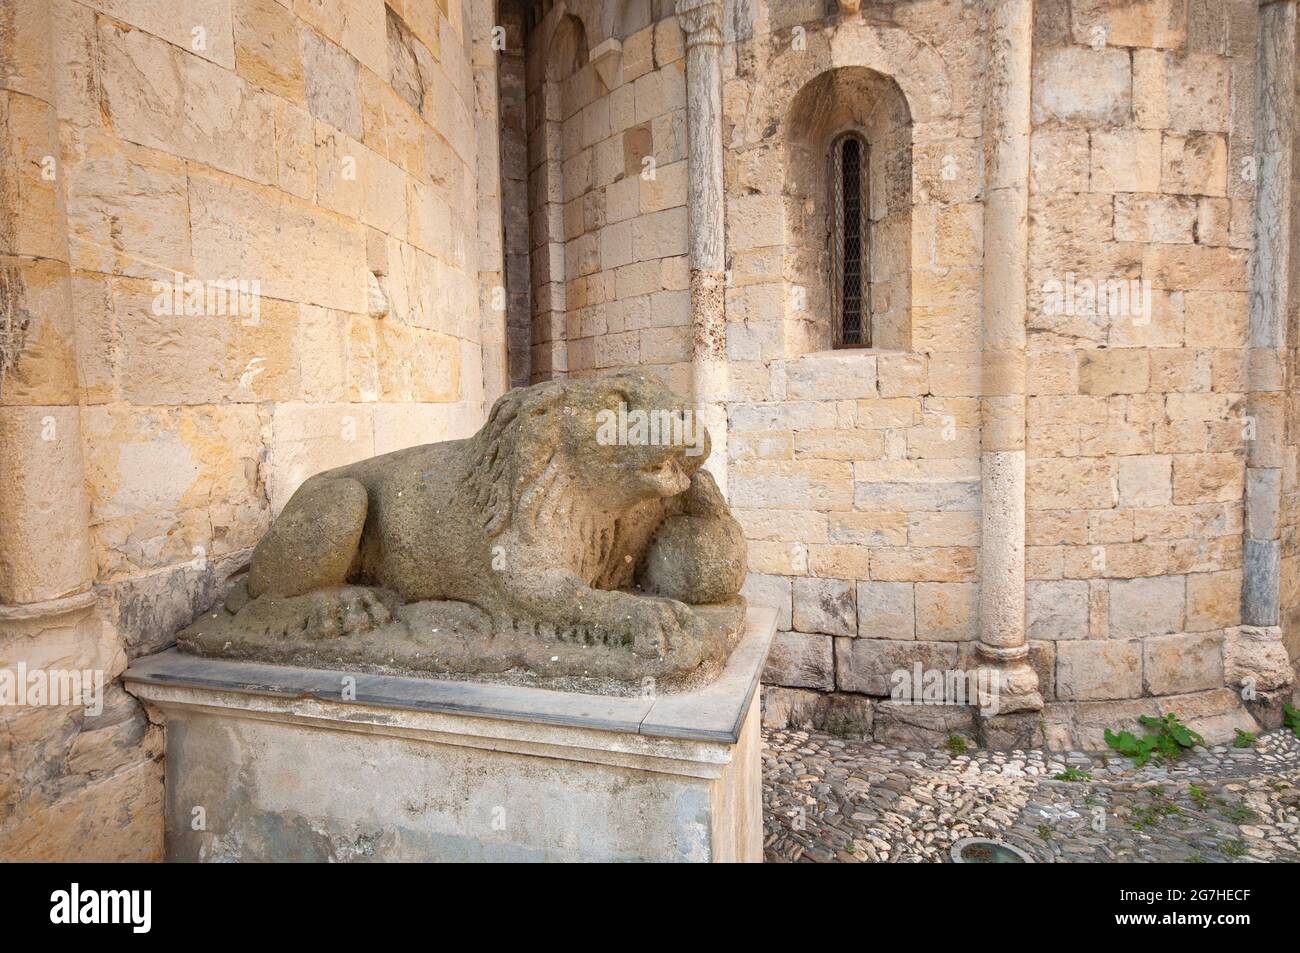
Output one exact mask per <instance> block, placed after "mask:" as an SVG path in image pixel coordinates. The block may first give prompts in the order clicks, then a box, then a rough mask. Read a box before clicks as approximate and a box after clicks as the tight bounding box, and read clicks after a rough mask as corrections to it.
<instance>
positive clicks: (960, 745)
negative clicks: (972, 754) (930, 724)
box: [944, 734, 970, 758]
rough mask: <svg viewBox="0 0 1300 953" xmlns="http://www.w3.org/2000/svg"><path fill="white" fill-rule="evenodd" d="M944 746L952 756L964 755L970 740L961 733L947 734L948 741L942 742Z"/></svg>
mask: <svg viewBox="0 0 1300 953" xmlns="http://www.w3.org/2000/svg"><path fill="white" fill-rule="evenodd" d="M944 747H945V748H947V749H948V753H949V754H950V755H952V756H953V757H954V758H958V757H961V756H962V755H964V754H965V753H966V751H967V749H968V748H970V742H969V741H967V740H966V739H965V738H964V737H963V736H962V735H956V734H953V735H949V736H948V741H947V742H946V743H945V744H944Z"/></svg>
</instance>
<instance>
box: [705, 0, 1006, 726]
mask: <svg viewBox="0 0 1300 953" xmlns="http://www.w3.org/2000/svg"><path fill="white" fill-rule="evenodd" d="M737 6H738V8H739V7H741V6H744V7H746V8H747V9H748V11H749V12H750V13H751V14H752V16H753V21H752V22H753V28H752V31H750V32H745V31H743V30H742V31H739V32H738V33H737V36H736V43H735V56H734V58H733V59H732V60H731V61H730V62H729V69H728V73H727V76H726V80H725V85H724V95H725V99H726V107H725V108H726V113H725V119H726V124H727V133H726V134H727V137H728V138H727V142H726V145H727V152H726V157H727V169H726V172H727V188H728V232H727V253H728V256H729V262H728V264H729V268H730V282H729V288H728V292H727V319H728V326H727V353H728V357H729V359H730V371H731V379H732V388H733V395H732V396H733V402H732V403H731V405H730V447H729V451H730V460H731V463H730V470H729V479H730V484H731V504H732V506H733V508H734V509H735V511H736V513H737V516H738V517H739V519H740V520H741V522H742V524H743V525H744V526H745V528H746V531H747V533H748V535H749V538H750V549H749V552H750V567H751V570H752V572H751V575H750V578H749V582H748V585H747V587H746V592H747V594H748V595H749V596H750V597H751V598H752V599H753V600H754V601H757V602H766V603H771V604H775V605H777V606H778V607H779V608H780V610H781V614H782V616H781V623H780V628H781V629H783V630H788V631H785V632H783V633H782V634H781V635H779V636H778V641H777V644H776V647H775V650H774V654H773V658H772V661H771V662H770V664H769V667H768V670H767V673H766V676H765V677H766V678H767V680H768V681H769V682H771V683H774V684H776V685H780V686H786V687H789V688H793V689H795V691H791V692H782V691H779V690H778V691H769V702H770V704H769V708H770V717H777V718H779V717H780V716H781V715H782V714H784V713H785V712H787V711H788V708H789V705H790V704H791V703H792V702H794V701H798V700H800V699H802V700H803V701H805V702H811V701H812V699H813V698H814V697H815V696H813V695H812V694H811V693H810V692H809V691H808V690H814V691H818V692H829V691H832V690H834V691H838V692H841V693H844V692H848V693H856V694H858V695H861V696H866V695H870V696H877V697H881V696H888V694H889V690H890V685H891V683H890V681H889V675H890V673H891V671H893V670H895V669H899V668H910V667H911V665H912V664H913V662H921V663H922V664H924V665H925V666H926V667H927V668H944V669H946V668H956V667H958V666H959V665H960V664H963V662H964V661H969V658H970V652H971V650H972V649H973V640H974V639H975V637H976V635H977V620H976V596H977V588H976V587H977V579H978V575H977V561H978V544H979V539H978V536H979V507H980V486H979V426H980V417H979V399H978V395H979V386H980V382H979V327H980V281H981V268H980V266H981V261H982V245H981V222H982V206H981V205H980V201H979V199H980V190H981V176H982V168H981V163H980V158H979V156H980V140H979V134H980V122H979V116H980V107H979V100H978V95H979V89H980V81H979V77H980V75H981V71H982V68H983V62H984V52H983V48H984V40H983V33H982V23H981V19H980V17H979V16H978V15H977V11H973V10H969V11H967V10H964V9H963V8H962V7H954V6H953V5H951V4H943V3H909V4H895V5H893V14H894V20H893V22H890V23H881V22H879V18H876V19H870V18H864V17H861V16H847V15H846V16H843V17H830V18H823V17H821V16H820V14H821V13H822V12H823V11H822V9H821V5H820V4H808V3H803V4H801V3H793V4H785V3H772V4H758V3H743V4H738V5H737ZM742 15H743V14H742V13H740V12H739V9H738V13H737V18H738V20H739V18H740V17H741V16H742ZM863 68H865V70H870V71H874V73H875V74H878V75H879V76H882V77H888V80H887V81H886V80H876V81H874V82H871V83H865V84H859V85H861V86H863V87H864V88H863V89H862V90H861V91H860V92H861V94H862V95H863V96H865V97H867V98H866V99H864V100H863V101H862V102H848V103H846V102H839V101H836V102H834V103H825V104H820V103H809V102H808V97H809V93H810V92H811V93H812V94H814V98H815V96H816V94H817V93H819V92H821V91H822V89H821V88H822V87H825V88H827V89H829V88H831V84H829V83H826V82H824V79H825V78H826V77H828V76H829V75H831V71H838V70H843V71H847V73H846V75H854V73H853V71H855V70H856V71H858V72H859V73H861V71H862V69H863ZM894 84H896V86H897V88H898V89H901V92H902V95H903V96H904V97H905V99H906V111H907V112H908V113H910V133H911V138H912V148H911V149H910V150H905V151H906V152H907V153H908V154H907V155H906V156H905V157H904V158H905V160H906V161H908V162H909V163H910V168H909V169H907V170H906V172H907V175H908V176H909V179H910V181H905V182H903V183H901V185H902V186H905V187H902V188H897V189H896V190H895V196H896V197H897V196H898V195H900V194H901V195H904V196H906V198H907V201H908V202H909V208H908V210H907V211H909V212H910V215H908V214H905V215H904V216H903V217H904V224H905V225H906V228H904V229H895V230H894V231H893V234H891V235H890V236H889V237H888V238H882V240H880V241H877V243H876V247H873V248H872V256H873V264H876V265H879V266H881V267H880V270H879V272H878V273H880V274H882V275H888V274H890V273H891V270H892V269H889V268H888V267H884V266H886V265H887V264H888V263H889V261H891V260H893V261H901V263H902V269H904V270H907V271H909V277H910V285H911V307H910V312H909V314H908V317H910V320H909V321H908V322H907V323H908V325H909V326H908V327H906V328H902V329H899V332H898V333H897V334H895V335H892V337H893V338H894V340H899V339H902V340H907V339H909V338H910V341H911V344H910V348H909V349H907V350H902V349H897V348H895V349H882V348H874V349H869V350H841V351H826V350H817V348H824V347H826V346H827V342H828V340H829V333H828V328H827V327H825V326H824V325H825V324H826V321H827V320H828V314H827V312H828V310H829V309H828V308H827V307H825V306H824V304H825V302H826V298H827V295H826V293H825V291H824V290H822V289H820V288H818V289H813V291H812V292H810V291H808V290H807V289H805V288H804V287H803V285H804V283H807V282H816V281H822V282H824V281H825V280H827V277H828V275H827V274H826V272H825V270H824V269H823V270H822V271H821V272H820V273H818V271H817V270H816V269H813V268H806V269H799V268H797V267H791V266H790V264H789V259H788V257H787V256H788V252H787V250H786V248H785V245H786V243H788V242H790V241H791V239H792V237H794V238H795V239H796V240H800V239H799V238H798V237H799V236H800V235H802V234H803V233H804V232H806V231H807V230H808V229H807V227H805V224H804V222H805V220H813V221H816V220H821V221H824V217H825V212H824V211H822V210H819V209H818V208H817V204H818V203H819V202H821V203H824V202H825V201H826V199H825V198H823V196H824V195H825V194H826V193H825V191H824V189H823V186H824V184H825V179H824V178H823V179H822V180H821V181H820V182H817V183H813V184H812V185H811V186H806V185H800V187H799V193H798V195H795V196H792V195H789V194H786V193H787V192H789V188H788V183H789V182H790V181H791V179H792V175H791V170H788V169H786V168H785V165H784V164H785V163H786V161H787V156H788V151H787V149H786V144H785V143H783V142H782V141H781V139H780V136H779V135H777V131H778V130H782V129H785V128H787V127H789V126H790V125H791V123H792V119H791V116H790V110H791V109H792V108H798V109H800V115H799V116H798V117H797V122H798V124H807V123H808V119H807V118H806V117H805V116H804V115H803V110H804V109H826V110H828V111H832V112H841V113H845V114H847V115H848V116H849V117H850V118H851V117H852V116H853V115H860V116H866V115H872V114H873V110H877V109H880V108H889V107H890V106H891V105H892V104H891V103H888V102H884V101H883V99H884V98H885V97H884V96H883V95H882V94H883V93H884V91H886V90H888V89H889V88H890V87H891V86H892V85H894ZM873 94H874V95H873ZM875 97H880V99H881V100H882V101H877V98H875ZM841 98H842V97H841ZM801 104H802V105H801ZM822 125H825V123H823V124H822ZM832 125H836V126H837V128H838V124H836V123H832ZM862 125H864V126H866V125H867V124H866V123H862ZM868 128H869V126H868ZM826 145H828V143H823V142H820V141H819V142H817V143H812V142H809V143H805V144H802V146H803V149H804V150H805V151H808V150H812V149H817V148H819V149H821V150H822V151H823V156H824V150H825V147H826ZM809 168H810V169H811V168H812V167H811V166H809ZM802 174H808V172H806V171H805V172H804V173H802ZM895 175H897V172H895ZM796 178H797V177H796ZM886 184H887V181H885V180H884V177H881V179H876V178H874V177H873V185H875V187H876V188H881V187H884V186H885V185H886ZM872 202H873V205H874V204H875V203H876V202H877V197H876V196H873V197H872ZM890 211H891V212H893V211H897V210H895V209H890ZM801 240H802V241H803V243H804V244H812V245H814V246H816V245H819V244H821V243H823V242H824V239H821V238H819V237H818V236H816V235H813V236H807V235H803V238H802V239H801ZM877 256H880V257H881V258H882V259H883V260H882V261H881V262H877V261H876V258H877ZM814 292H815V293H814ZM818 302H821V303H822V304H821V305H819V304H818ZM818 322H820V325H823V326H819V325H818ZM810 325H812V326H813V330H811V331H810V330H809V326H810ZM858 717H860V718H862V719H864V720H866V722H867V723H868V724H869V721H870V711H869V708H868V709H867V710H866V711H862V710H859V712H858Z"/></svg>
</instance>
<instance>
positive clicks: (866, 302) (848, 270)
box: [830, 132, 871, 347]
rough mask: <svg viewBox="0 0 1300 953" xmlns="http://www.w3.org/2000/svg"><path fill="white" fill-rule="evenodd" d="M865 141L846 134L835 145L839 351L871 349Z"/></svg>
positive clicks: (835, 304)
mask: <svg viewBox="0 0 1300 953" xmlns="http://www.w3.org/2000/svg"><path fill="white" fill-rule="evenodd" d="M868 161H869V153H868V150H867V143H866V141H865V140H864V139H863V138H862V137H861V136H860V135H858V134H857V133H851V132H850V133H845V134H844V135H842V136H840V137H839V138H837V139H836V140H835V142H834V144H833V145H832V147H831V170H830V171H831V175H830V180H831V215H830V219H831V282H832V285H831V301H832V302H833V308H834V315H833V317H834V323H833V331H832V338H833V342H832V343H833V344H834V346H835V347H870V346H871V301H870V298H871V279H870V275H869V273H868V268H869V261H870V259H869V254H868V251H869V250H868V247H867V245H868V234H867V212H868V204H867V171H868Z"/></svg>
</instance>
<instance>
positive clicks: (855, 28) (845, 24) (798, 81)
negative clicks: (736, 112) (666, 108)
mask: <svg viewBox="0 0 1300 953" xmlns="http://www.w3.org/2000/svg"><path fill="white" fill-rule="evenodd" d="M806 44H807V46H806V49H802V50H800V49H794V48H792V47H790V46H789V45H788V44H785V43H782V44H781V45H780V46H779V47H778V51H777V52H776V53H775V54H774V55H773V56H772V57H771V58H770V59H769V60H768V61H767V62H766V63H765V64H763V66H762V68H761V69H759V70H757V75H756V80H757V82H756V83H755V87H754V91H753V94H752V96H751V97H750V100H749V102H750V108H749V110H748V112H747V113H746V115H745V117H744V120H743V123H742V128H743V130H744V131H743V135H741V136H740V137H738V138H740V139H741V141H742V143H744V144H757V143H759V142H762V141H763V139H764V138H766V137H768V136H771V135H772V134H773V133H774V132H775V131H776V129H777V128H778V127H779V125H780V123H781V121H782V120H783V119H784V117H785V114H786V111H787V108H788V107H789V104H790V101H791V99H792V98H793V96H794V94H795V93H796V92H797V91H798V90H800V89H802V88H803V87H805V86H806V85H807V84H808V83H809V82H811V81H812V80H813V79H815V78H816V77H817V75H818V74H820V73H823V72H825V71H826V70H827V69H842V68H846V67H864V68H866V69H870V70H873V71H875V72H877V73H880V74H882V75H884V76H888V77H889V78H890V79H891V80H892V81H893V82H894V83H895V84H896V85H897V86H898V89H899V91H900V92H901V93H902V95H903V98H904V100H905V101H906V102H907V105H908V109H909V111H910V113H911V117H912V122H913V123H914V124H916V125H920V124H923V123H928V122H935V121H938V120H940V119H943V118H946V117H949V116H950V115H951V111H952V103H953V94H952V83H951V81H950V79H949V71H948V68H947V65H946V64H945V63H944V60H943V57H942V56H941V55H940V54H939V52H938V51H937V50H935V49H934V48H933V47H931V46H930V45H928V44H927V43H924V42H923V41H921V40H920V39H918V38H916V37H915V36H912V35H911V34H910V33H907V32H906V31H904V30H899V29H896V28H883V27H878V26H874V25H871V24H867V23H863V22H859V21H841V22H840V23H839V24H838V25H836V26H835V27H834V28H833V29H830V30H824V31H817V32H813V31H809V33H808V34H807V37H806Z"/></svg>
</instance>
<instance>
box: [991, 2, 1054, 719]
mask: <svg viewBox="0 0 1300 953" xmlns="http://www.w3.org/2000/svg"><path fill="white" fill-rule="evenodd" d="M988 9H989V14H988V16H989V61H988V70H987V74H986V80H987V88H988V93H987V100H986V103H985V112H984V150H985V153H984V155H985V173H984V174H985V189H984V201H985V206H984V299H983V324H982V328H981V348H982V360H981V364H982V391H981V395H982V398H983V399H982V403H981V415H982V416H981V424H980V428H981V429H980V490H981V500H982V503H981V506H982V514H981V519H982V524H981V535H980V601H979V622H980V629H979V643H978V651H979V654H980V655H981V657H982V658H984V659H985V660H986V661H988V662H989V663H991V664H992V665H993V666H994V667H996V668H998V669H999V670H1000V671H1001V672H1002V675H1003V681H1002V690H1001V692H1000V693H999V702H998V711H999V712H1000V713H1011V712H1016V711H1029V710H1035V709H1039V708H1041V707H1042V704H1043V699H1042V696H1041V694H1039V691H1038V677H1037V675H1036V674H1035V672H1034V670H1033V669H1032V668H1031V667H1030V666H1029V663H1028V661H1027V656H1028V653H1029V647H1028V644H1027V642H1026V640H1025V314H1026V308H1027V296H1026V281H1027V278H1028V237H1029V235H1028V228H1029V225H1028V223H1029V216H1028V213H1029V134H1030V80H1031V73H1030V66H1031V59H1032V51H1033V26H1034V5H1033V0H995V2H992V3H990V4H989V5H988Z"/></svg>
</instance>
